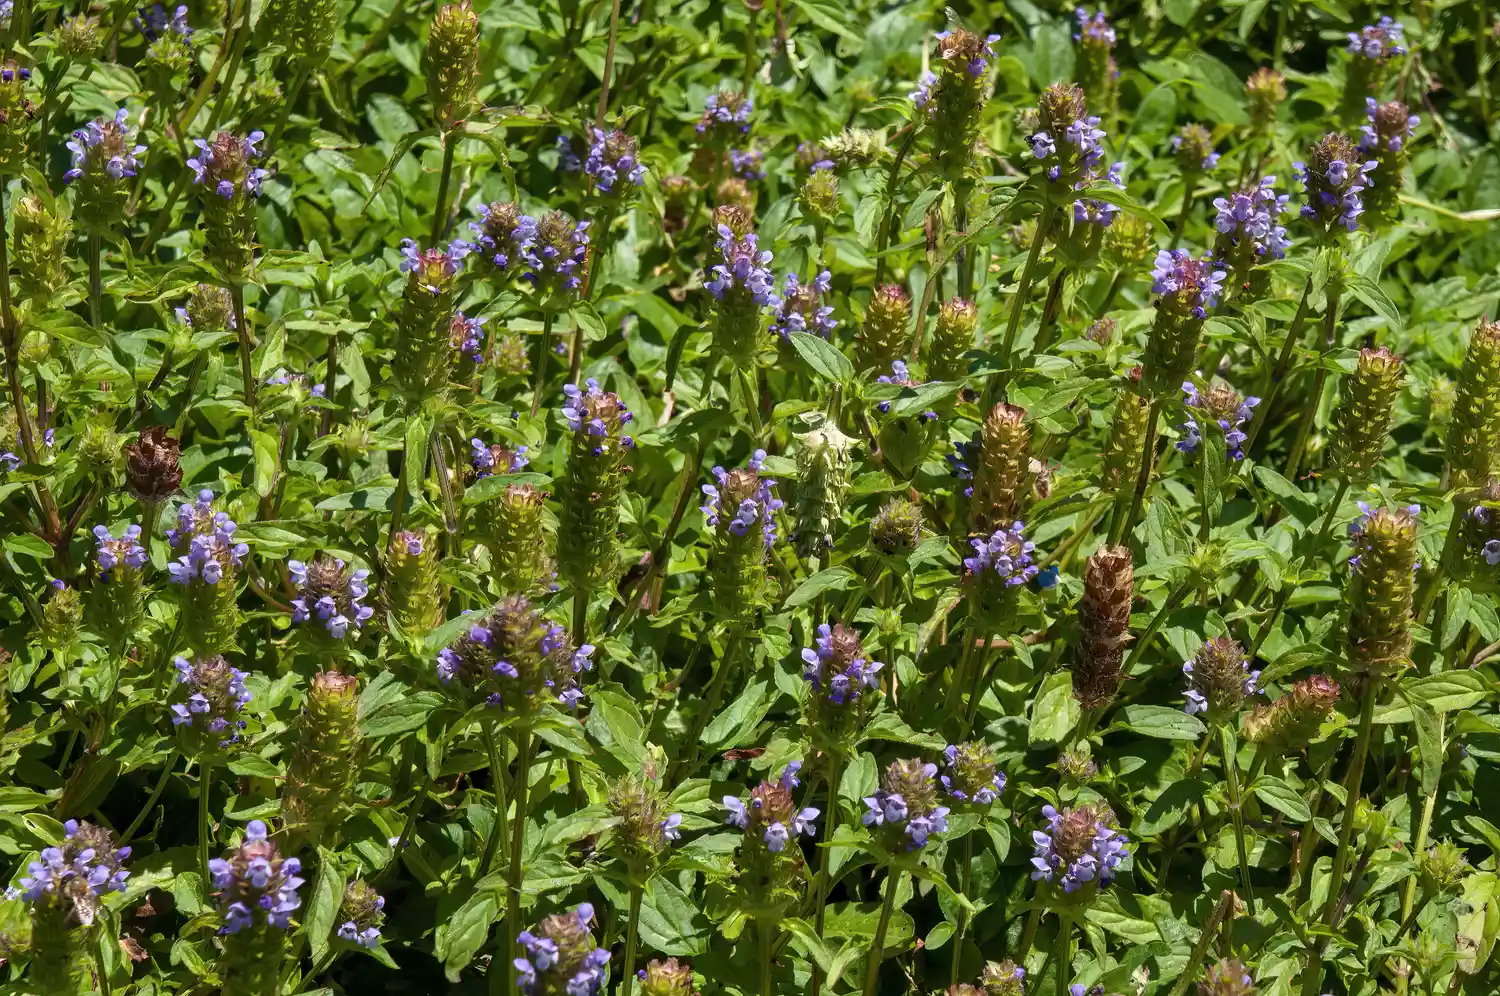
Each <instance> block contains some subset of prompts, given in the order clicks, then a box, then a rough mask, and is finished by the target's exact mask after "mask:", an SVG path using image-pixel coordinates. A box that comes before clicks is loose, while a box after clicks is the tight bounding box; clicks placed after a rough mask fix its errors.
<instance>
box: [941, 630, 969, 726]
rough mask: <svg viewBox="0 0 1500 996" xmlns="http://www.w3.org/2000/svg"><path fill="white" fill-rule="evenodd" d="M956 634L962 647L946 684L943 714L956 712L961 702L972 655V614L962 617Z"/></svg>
mask: <svg viewBox="0 0 1500 996" xmlns="http://www.w3.org/2000/svg"><path fill="white" fill-rule="evenodd" d="M958 634H959V639H960V640H962V641H963V649H962V650H960V651H959V655H958V667H956V668H954V669H953V674H952V675H951V676H950V678H949V682H950V683H949V685H948V698H947V701H946V702H944V703H943V713H944V714H945V715H954V714H956V713H957V712H958V707H959V706H960V705H961V704H962V703H963V687H964V679H965V678H966V677H968V674H969V659H970V658H971V657H973V656H974V627H973V617H972V616H968V617H965V618H964V623H963V625H962V626H961V627H960V628H959V631H958Z"/></svg>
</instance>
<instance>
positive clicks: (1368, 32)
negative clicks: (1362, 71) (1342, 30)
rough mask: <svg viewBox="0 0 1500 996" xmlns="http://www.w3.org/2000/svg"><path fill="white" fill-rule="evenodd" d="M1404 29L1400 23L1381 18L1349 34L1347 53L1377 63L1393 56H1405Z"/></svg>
mask: <svg viewBox="0 0 1500 996" xmlns="http://www.w3.org/2000/svg"><path fill="white" fill-rule="evenodd" d="M1405 41H1406V29H1405V28H1404V27H1403V26H1402V24H1401V22H1400V21H1395V20H1392V19H1391V18H1389V17H1382V18H1381V19H1380V20H1378V21H1376V22H1375V23H1374V24H1367V25H1365V26H1364V28H1363V29H1361V30H1360V31H1351V32H1349V51H1350V52H1351V53H1352V54H1354V55H1356V56H1363V57H1364V58H1366V59H1370V60H1374V61H1378V60H1381V59H1388V58H1390V57H1391V56H1394V55H1405V54H1406V46H1405V45H1404V44H1403V43H1404V42H1405Z"/></svg>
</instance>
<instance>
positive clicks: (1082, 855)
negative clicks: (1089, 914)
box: [1031, 805, 1130, 893]
mask: <svg viewBox="0 0 1500 996" xmlns="http://www.w3.org/2000/svg"><path fill="white" fill-rule="evenodd" d="M1042 816H1043V817H1044V818H1045V819H1046V821H1047V829H1046V830H1045V831H1043V830H1036V831H1033V832H1032V834H1031V840H1032V843H1033V844H1035V845H1036V850H1035V852H1034V853H1033V854H1032V857H1031V864H1032V872H1031V878H1032V881H1045V882H1052V883H1054V884H1058V885H1061V886H1062V889H1063V891H1064V892H1069V893H1071V892H1076V891H1077V890H1078V889H1080V888H1083V887H1084V886H1086V885H1088V884H1089V883H1091V882H1097V883H1098V885H1099V886H1100V887H1103V886H1106V885H1108V884H1109V883H1110V882H1111V881H1113V880H1114V876H1115V871H1116V870H1117V869H1118V868H1119V866H1120V863H1121V862H1122V861H1124V860H1125V859H1126V858H1127V857H1129V856H1130V850H1129V847H1128V844H1127V841H1126V840H1125V838H1124V837H1123V836H1122V835H1121V834H1120V832H1119V831H1118V830H1115V829H1114V827H1113V823H1114V814H1113V813H1112V812H1110V810H1109V808H1108V807H1106V806H1102V805H1101V806H1097V807H1096V806H1080V807H1078V808H1076V809H1065V810H1063V811H1062V812H1058V811H1057V809H1056V808H1054V807H1052V806H1043V807H1042Z"/></svg>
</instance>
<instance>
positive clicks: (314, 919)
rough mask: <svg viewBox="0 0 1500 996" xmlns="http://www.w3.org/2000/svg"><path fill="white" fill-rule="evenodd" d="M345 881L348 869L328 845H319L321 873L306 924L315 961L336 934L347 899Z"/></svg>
mask: <svg viewBox="0 0 1500 996" xmlns="http://www.w3.org/2000/svg"><path fill="white" fill-rule="evenodd" d="M344 884H345V879H344V871H343V869H342V868H341V867H340V866H339V862H338V859H337V858H336V857H335V856H334V854H333V852H332V851H330V850H328V849H327V848H326V847H320V848H318V875H317V878H315V879H313V887H312V895H311V897H310V898H309V900H308V904H307V920H306V923H305V924H304V929H305V932H306V934H307V943H308V945H309V946H310V947H311V948H312V956H313V961H319V960H321V959H322V957H323V954H324V952H326V951H327V950H328V945H329V942H330V940H331V939H332V937H333V928H334V921H335V920H336V919H337V917H338V912H339V907H340V906H341V905H342V904H343V902H344Z"/></svg>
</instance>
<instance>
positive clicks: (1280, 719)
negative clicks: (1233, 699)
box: [1245, 674, 1339, 754]
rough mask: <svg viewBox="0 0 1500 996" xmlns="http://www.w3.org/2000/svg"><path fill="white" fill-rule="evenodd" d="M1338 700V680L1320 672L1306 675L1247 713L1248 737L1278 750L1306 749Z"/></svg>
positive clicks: (1247, 738) (1256, 742) (1280, 751)
mask: <svg viewBox="0 0 1500 996" xmlns="http://www.w3.org/2000/svg"><path fill="white" fill-rule="evenodd" d="M1338 700H1339V685H1338V682H1336V681H1334V680H1332V679H1331V678H1328V677H1326V676H1324V675H1321V674H1315V675H1313V676H1312V677H1311V678H1305V679H1303V680H1302V681H1298V682H1296V683H1294V684H1293V685H1292V687H1291V688H1289V689H1288V690H1287V691H1286V693H1285V694H1284V695H1282V696H1281V697H1280V698H1278V699H1275V700H1274V701H1272V702H1268V703H1263V704H1261V705H1257V706H1256V707H1255V708H1253V709H1251V710H1250V712H1249V713H1248V714H1246V716H1245V739H1246V740H1248V741H1250V742H1251V743H1253V744H1255V745H1257V746H1263V747H1265V748H1266V749H1267V750H1270V751H1274V752H1276V753H1277V754H1290V753H1294V752H1297V751H1302V750H1306V749H1307V746H1308V744H1309V743H1311V742H1312V739H1313V738H1314V737H1315V736H1317V733H1318V729H1319V727H1321V726H1322V725H1323V724H1324V723H1325V722H1327V721H1328V719H1329V718H1330V717H1332V715H1333V710H1334V707H1335V706H1337V705H1338Z"/></svg>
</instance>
